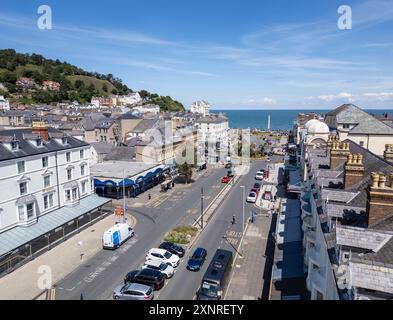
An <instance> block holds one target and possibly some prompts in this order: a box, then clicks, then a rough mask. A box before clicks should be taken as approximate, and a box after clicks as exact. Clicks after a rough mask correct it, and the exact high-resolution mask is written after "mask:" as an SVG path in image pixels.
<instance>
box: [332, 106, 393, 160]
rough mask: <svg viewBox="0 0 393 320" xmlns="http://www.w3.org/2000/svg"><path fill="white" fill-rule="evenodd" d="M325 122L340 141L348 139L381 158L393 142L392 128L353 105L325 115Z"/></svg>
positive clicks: (341, 107)
mask: <svg viewBox="0 0 393 320" xmlns="http://www.w3.org/2000/svg"><path fill="white" fill-rule="evenodd" d="M325 122H326V124H327V125H328V126H329V128H330V129H331V130H334V131H336V132H337V135H338V137H339V139H340V141H344V140H346V139H350V140H351V141H353V142H355V143H357V144H359V145H360V146H362V147H364V148H366V149H368V150H370V151H371V152H372V153H374V154H376V155H379V156H382V155H383V153H384V150H385V145H386V144H391V143H392V142H393V128H392V127H390V126H389V125H387V124H386V123H384V122H382V121H380V120H378V119H377V118H375V117H374V116H372V115H371V114H369V113H367V112H365V111H363V110H362V109H360V108H359V107H357V106H355V105H353V104H344V105H342V106H340V107H338V108H336V109H334V110H332V111H330V112H329V113H327V114H326V117H325Z"/></svg>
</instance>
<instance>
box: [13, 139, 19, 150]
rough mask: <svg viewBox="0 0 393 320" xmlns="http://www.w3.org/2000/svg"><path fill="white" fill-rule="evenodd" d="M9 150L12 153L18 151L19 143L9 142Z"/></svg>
mask: <svg viewBox="0 0 393 320" xmlns="http://www.w3.org/2000/svg"><path fill="white" fill-rule="evenodd" d="M11 150H12V151H17V150H19V142H18V141H11Z"/></svg>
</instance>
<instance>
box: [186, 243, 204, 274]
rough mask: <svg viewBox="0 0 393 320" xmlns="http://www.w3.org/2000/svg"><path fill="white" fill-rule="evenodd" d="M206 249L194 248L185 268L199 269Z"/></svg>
mask: <svg viewBox="0 0 393 320" xmlns="http://www.w3.org/2000/svg"><path fill="white" fill-rule="evenodd" d="M206 256H207V251H206V249H204V248H196V249H195V251H194V253H193V254H192V256H191V257H190V258H189V259H188V262H187V269H188V270H190V271H199V270H200V269H201V267H202V265H203V263H204V262H205V260H206Z"/></svg>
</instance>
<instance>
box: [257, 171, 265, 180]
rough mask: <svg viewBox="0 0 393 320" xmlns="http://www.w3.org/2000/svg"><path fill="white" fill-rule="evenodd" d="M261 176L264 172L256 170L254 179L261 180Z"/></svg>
mask: <svg viewBox="0 0 393 320" xmlns="http://www.w3.org/2000/svg"><path fill="white" fill-rule="evenodd" d="M263 177H264V172H263V171H258V172H257V173H256V174H255V180H263Z"/></svg>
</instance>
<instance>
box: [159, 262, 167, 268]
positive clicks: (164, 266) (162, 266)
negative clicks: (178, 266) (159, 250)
mask: <svg viewBox="0 0 393 320" xmlns="http://www.w3.org/2000/svg"><path fill="white" fill-rule="evenodd" d="M166 268H168V265H167V264H166V263H161V264H160V269H161V270H165V269H166Z"/></svg>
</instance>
